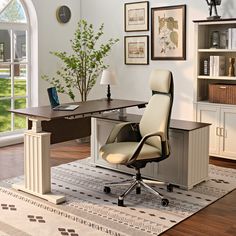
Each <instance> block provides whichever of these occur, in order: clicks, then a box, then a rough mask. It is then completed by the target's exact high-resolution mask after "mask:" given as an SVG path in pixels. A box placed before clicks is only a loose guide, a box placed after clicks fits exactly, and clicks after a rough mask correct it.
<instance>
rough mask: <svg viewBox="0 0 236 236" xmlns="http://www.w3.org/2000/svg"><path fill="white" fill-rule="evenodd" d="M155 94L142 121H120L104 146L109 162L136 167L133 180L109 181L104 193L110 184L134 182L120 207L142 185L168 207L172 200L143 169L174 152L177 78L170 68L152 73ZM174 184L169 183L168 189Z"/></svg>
mask: <svg viewBox="0 0 236 236" xmlns="http://www.w3.org/2000/svg"><path fill="white" fill-rule="evenodd" d="M150 88H151V90H152V97H151V99H150V101H149V103H148V105H147V107H146V108H145V111H144V114H143V116H142V118H141V121H140V123H139V124H137V123H132V122H125V123H120V124H117V125H116V126H115V127H114V129H113V130H112V131H111V133H110V135H109V137H108V139H107V142H106V144H105V145H103V146H102V147H101V148H100V155H101V157H102V158H103V159H104V160H106V161H107V162H109V163H112V164H120V165H125V166H127V167H129V168H134V169H135V170H136V176H135V177H133V179H132V180H131V181H130V180H128V181H123V182H116V183H106V184H105V186H104V192H105V193H109V192H110V191H111V189H110V186H114V185H121V184H127V183H130V186H129V188H128V189H127V190H126V191H125V192H124V193H123V194H122V195H120V196H119V198H118V206H124V198H125V196H127V195H128V194H129V193H130V192H131V191H132V190H133V189H134V188H136V193H137V194H140V193H141V188H140V187H141V186H142V187H144V188H146V189H147V190H148V191H149V192H151V193H153V194H155V195H156V196H158V197H160V198H161V204H162V206H168V204H169V201H168V199H166V198H164V197H163V196H162V195H161V194H160V193H159V192H157V191H156V190H155V189H153V188H152V187H150V186H149V185H148V184H146V183H145V182H144V180H143V179H142V176H141V173H140V169H142V168H144V167H145V166H146V164H147V163H149V162H160V161H162V160H165V159H166V158H167V157H168V156H169V155H170V146H169V135H168V130H169V123H170V115H171V110H172V104H173V77H172V73H171V72H170V71H167V70H154V71H153V72H152V73H151V76H150ZM172 188H173V186H172V185H171V184H169V185H167V191H172Z"/></svg>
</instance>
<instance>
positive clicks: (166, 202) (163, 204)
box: [161, 198, 169, 207]
mask: <svg viewBox="0 0 236 236" xmlns="http://www.w3.org/2000/svg"><path fill="white" fill-rule="evenodd" d="M161 205H162V206H164V207H167V206H168V205H169V200H168V199H167V198H163V199H161Z"/></svg>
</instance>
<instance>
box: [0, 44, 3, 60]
mask: <svg viewBox="0 0 236 236" xmlns="http://www.w3.org/2000/svg"><path fill="white" fill-rule="evenodd" d="M0 61H4V43H0Z"/></svg>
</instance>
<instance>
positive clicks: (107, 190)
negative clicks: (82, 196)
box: [103, 186, 111, 193]
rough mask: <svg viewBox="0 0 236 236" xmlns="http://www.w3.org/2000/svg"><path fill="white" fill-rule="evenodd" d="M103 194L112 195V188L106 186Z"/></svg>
mask: <svg viewBox="0 0 236 236" xmlns="http://www.w3.org/2000/svg"><path fill="white" fill-rule="evenodd" d="M103 192H104V193H110V192H111V188H110V187H107V186H105V187H104V189H103Z"/></svg>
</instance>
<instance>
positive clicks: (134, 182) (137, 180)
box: [104, 169, 173, 207]
mask: <svg viewBox="0 0 236 236" xmlns="http://www.w3.org/2000/svg"><path fill="white" fill-rule="evenodd" d="M147 181H148V182H151V183H152V184H153V183H156V181H149V180H147ZM157 183H159V182H157ZM161 183H162V184H164V183H163V182H161ZM119 185H129V187H128V189H127V190H125V192H124V193H123V194H122V195H120V196H119V198H118V206H124V198H125V197H126V196H127V195H128V194H129V193H130V192H131V191H132V190H134V189H135V188H136V194H140V193H141V186H142V187H144V188H146V189H147V190H148V191H149V192H150V193H153V194H154V195H155V196H157V197H159V198H161V205H162V206H164V207H166V206H168V204H169V200H168V199H167V198H165V197H163V195H162V194H160V193H159V192H158V191H156V190H155V189H153V188H152V187H150V186H149V185H148V184H147V183H145V180H143V179H142V177H141V174H140V170H139V169H137V173H136V176H134V177H133V179H129V180H123V181H120V182H111V183H106V184H105V186H104V192H105V193H110V192H111V188H110V186H119ZM167 191H169V192H172V191H173V185H171V184H168V185H167Z"/></svg>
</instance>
